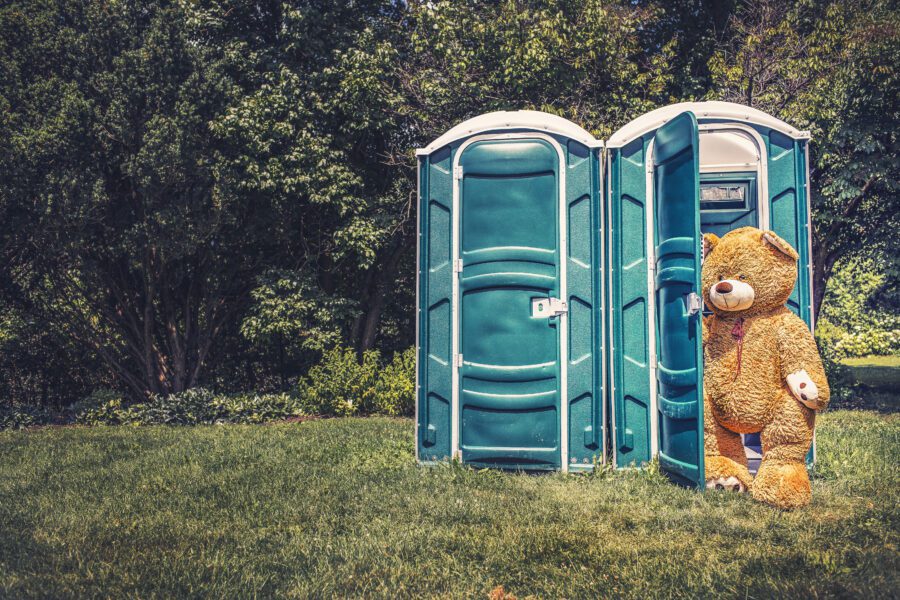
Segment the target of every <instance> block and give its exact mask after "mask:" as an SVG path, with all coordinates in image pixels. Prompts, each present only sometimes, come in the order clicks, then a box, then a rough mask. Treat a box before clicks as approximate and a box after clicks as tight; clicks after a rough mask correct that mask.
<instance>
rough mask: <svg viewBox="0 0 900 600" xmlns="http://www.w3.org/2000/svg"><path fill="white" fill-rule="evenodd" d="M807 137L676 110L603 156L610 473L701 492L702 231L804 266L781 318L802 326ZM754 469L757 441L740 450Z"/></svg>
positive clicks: (702, 106) (723, 109)
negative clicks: (784, 252)
mask: <svg viewBox="0 0 900 600" xmlns="http://www.w3.org/2000/svg"><path fill="white" fill-rule="evenodd" d="M808 141H809V134H808V133H807V132H804V131H798V130H797V129H795V128H794V127H791V126H790V125H788V124H787V123H785V122H783V121H781V120H778V119H776V118H774V117H772V116H771V115H768V114H766V113H764V112H761V111H759V110H756V109H753V108H749V107H746V106H743V105H739V104H732V103H728V102H686V103H681V104H674V105H671V106H667V107H664V108H660V109H657V110H654V111H652V112H649V113H647V114H645V115H643V116H641V117H639V118H637V119H635V120H634V121H632V122H631V123H629V124H627V125H625V126H624V127H623V128H621V129H620V130H619V131H617V132H616V133H615V134H613V136H612V137H611V138H610V140H609V141H608V142H607V144H606V146H607V161H608V176H607V181H606V188H607V199H608V202H607V210H608V212H609V218H608V223H609V235H608V239H609V272H610V282H609V290H610V302H609V306H610V313H611V314H610V338H611V341H610V350H609V354H610V357H611V360H610V392H611V394H610V401H611V405H612V410H611V411H610V414H611V420H612V426H611V430H612V438H613V439H612V453H613V460H614V462H615V464H616V466H619V467H623V466H629V465H640V464H642V463H645V462H646V461H648V460H650V459H651V458H652V457H654V456H658V458H659V464H660V468H661V469H662V470H663V471H664V472H666V473H667V474H669V475H670V476H671V477H672V478H673V479H675V480H676V481H679V482H681V483H685V484H688V485H700V486H702V485H703V484H704V465H703V364H702V359H703V350H702V340H701V322H700V319H701V317H702V309H703V306H702V301H701V299H700V298H701V297H702V293H701V290H700V263H701V237H700V236H701V231H702V232H703V233H706V232H711V233H716V234H717V235H720V236H721V235H723V234H725V233H727V232H728V231H730V230H732V229H736V228H738V227H743V226H747V225H752V226H755V227H759V228H761V229H771V230H773V231H775V232H776V233H777V234H778V235H780V236H781V237H782V238H783V239H785V240H786V241H788V242H789V243H790V244H791V245H792V246H794V248H796V249H797V252H798V253H799V254H800V260H799V265H798V279H797V283H796V285H795V287H794V292H793V294H792V295H791V297H790V300H789V302H788V306H789V308H791V310H793V311H794V312H795V313H797V314H798V315H799V316H800V317H801V318H803V319H804V320H805V321H806V322H807V323H808V324H809V325H810V327H812V326H813V323H812V310H811V298H812V289H811V288H812V264H811V260H810V247H811V243H810V227H809V215H810V211H809V186H808V181H809V175H808V172H809V168H808V152H807V144H808ZM744 444H745V448H746V450H747V454H748V457H749V458H750V463H751V467H754V466H755V465H757V464H758V460H759V454H760V448H759V436H758V435H752V436H745V437H744Z"/></svg>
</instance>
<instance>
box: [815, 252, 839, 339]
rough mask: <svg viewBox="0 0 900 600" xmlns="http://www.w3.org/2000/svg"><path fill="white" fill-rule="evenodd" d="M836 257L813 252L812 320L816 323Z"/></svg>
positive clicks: (831, 254) (825, 253)
mask: <svg viewBox="0 0 900 600" xmlns="http://www.w3.org/2000/svg"><path fill="white" fill-rule="evenodd" d="M835 261H837V256H836V255H835V254H834V253H828V252H825V251H824V250H822V249H816V250H814V251H813V319H814V321H815V322H818V320H819V315H820V314H821V313H822V301H823V300H824V299H825V290H826V289H827V288H828V280H829V279H830V278H831V273H832V271H833V269H834V263H835Z"/></svg>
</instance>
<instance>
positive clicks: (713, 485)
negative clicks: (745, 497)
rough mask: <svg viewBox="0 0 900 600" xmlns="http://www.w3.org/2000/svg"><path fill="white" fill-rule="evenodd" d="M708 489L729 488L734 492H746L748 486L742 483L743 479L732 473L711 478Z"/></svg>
mask: <svg viewBox="0 0 900 600" xmlns="http://www.w3.org/2000/svg"><path fill="white" fill-rule="evenodd" d="M706 489H708V490H729V491H732V492H746V491H747V487H746V486H745V485H744V484H743V483H741V480H740V479H738V478H737V477H735V476H734V475H732V476H731V477H717V478H715V479H709V480H707V482H706Z"/></svg>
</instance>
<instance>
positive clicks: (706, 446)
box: [703, 397, 753, 492]
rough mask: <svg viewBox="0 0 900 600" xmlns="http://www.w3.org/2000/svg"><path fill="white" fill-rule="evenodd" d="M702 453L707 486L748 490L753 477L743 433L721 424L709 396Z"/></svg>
mask: <svg viewBox="0 0 900 600" xmlns="http://www.w3.org/2000/svg"><path fill="white" fill-rule="evenodd" d="M703 405H704V413H703V454H704V459H703V460H704V463H705V464H706V488H707V489H719V490H722V489H725V490H733V491H736V492H746V491H747V490H748V489H750V484H751V482H752V480H753V478H752V477H751V475H750V471H748V470H747V455H746V454H745V453H744V445H743V444H742V443H741V434H739V433H735V432H733V431H730V430H728V429H725V428H724V427H722V425H720V424H719V422H718V421H716V418H715V416H714V415H713V412H712V407H711V406H710V403H709V398H708V397H707V398H704V399H703Z"/></svg>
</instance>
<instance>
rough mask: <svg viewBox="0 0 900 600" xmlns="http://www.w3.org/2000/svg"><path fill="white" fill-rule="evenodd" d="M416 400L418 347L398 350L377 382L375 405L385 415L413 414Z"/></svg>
mask: <svg viewBox="0 0 900 600" xmlns="http://www.w3.org/2000/svg"><path fill="white" fill-rule="evenodd" d="M415 401H416V349H415V347H413V348H407V349H406V350H404V351H403V352H397V353H396V354H395V355H394V359H393V360H392V361H391V362H390V364H388V365H387V366H385V368H384V369H382V370H381V372H380V373H379V376H378V381H377V382H376V383H375V406H376V410H377V412H379V413H382V414H385V415H406V416H408V415H412V414H413V412H414V411H415Z"/></svg>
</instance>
